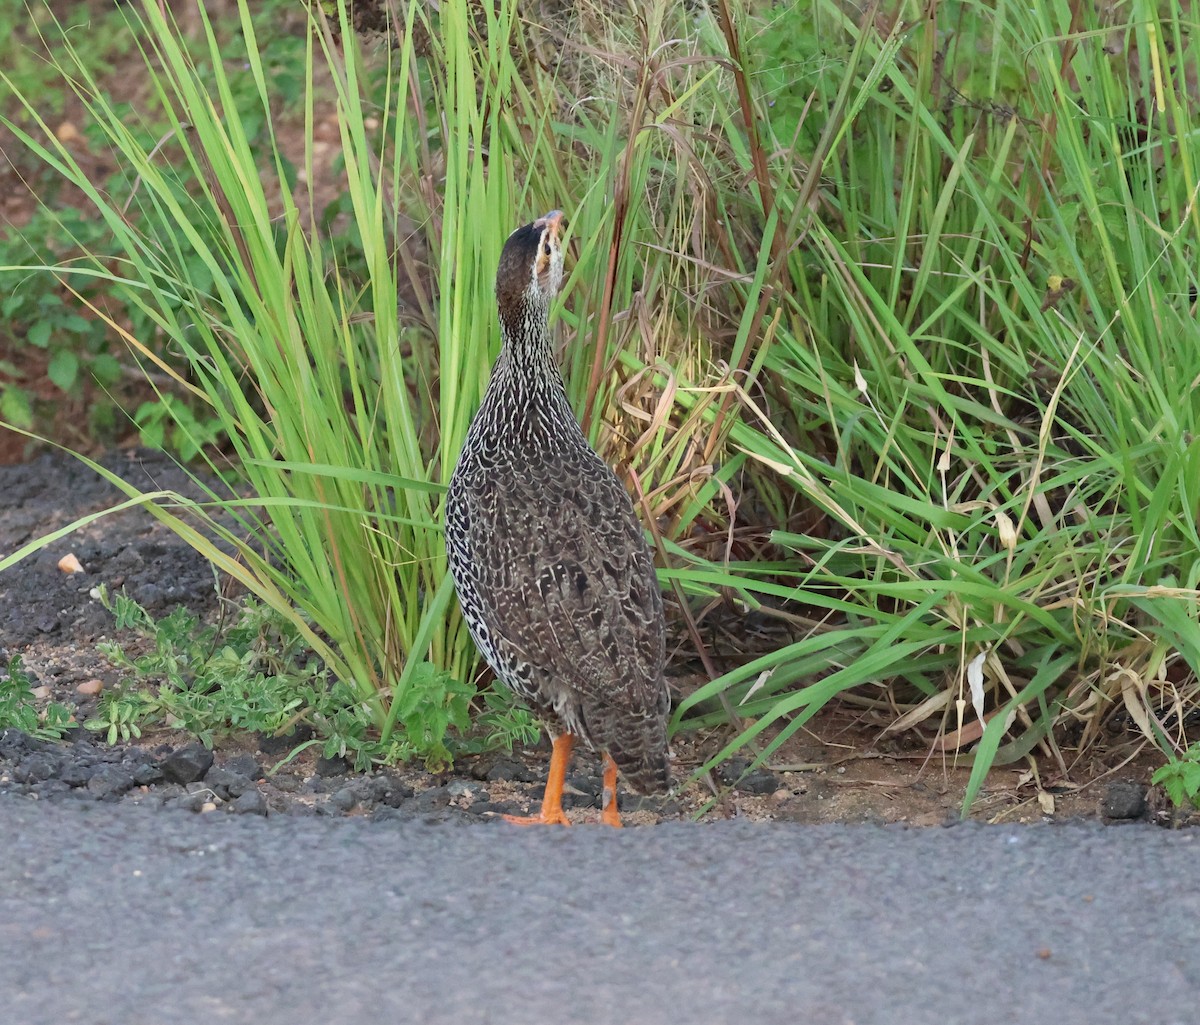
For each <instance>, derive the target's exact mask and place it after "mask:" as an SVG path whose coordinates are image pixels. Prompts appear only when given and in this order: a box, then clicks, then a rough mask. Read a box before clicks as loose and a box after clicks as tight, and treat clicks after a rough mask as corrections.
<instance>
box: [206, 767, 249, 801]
mask: <svg viewBox="0 0 1200 1025" xmlns="http://www.w3.org/2000/svg"><path fill="white" fill-rule="evenodd" d="M204 782H205V784H207V785H208V786H210V787H212V790H213V793H214V794H216V795H217V796H218V797H220V798H224V799H226V800H228V799H229V798H231V797H241V796H242V794H244V793H245V792H246V791H247V790H250V789H252V788H253V786H254V782H253V780H251V779H249V778H247V777H246V776H243V775H242V774H241V773H240V772H230V771H229V770H228V769H226V768H222V767H221V766H219V765H214V766H213V767H212V768H211V769H209V770H208V772H206V773H205V774H204Z"/></svg>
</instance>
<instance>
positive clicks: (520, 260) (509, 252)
mask: <svg viewBox="0 0 1200 1025" xmlns="http://www.w3.org/2000/svg"><path fill="white" fill-rule="evenodd" d="M562 226H563V215H562V213H561V211H558V210H552V211H551V212H550V213H548V214H546V215H545V216H544V217H539V218H538V219H537V220H536V221H534V222H533V223H532V224H526V225H525V226H524V227H522V228H518V229H517V230H516V231H514V232H513V233H512V234H511V235H509V236H508V241H507V242H505V243H504V251H503V252H501V254H500V268H499V270H497V271H496V301H497V302H498V303H499V306H500V312H501V316H504V315H505V314H506V313H515V312H516V311H518V310H521V309H528V308H529V307H531V306H532V307H534V308H539V307H540V308H541V309H548V308H549V306H550V302H551V300H552V299H553V298H554V297H555V296H556V295H557V294H558V288H559V285H561V284H562V277H563V250H562V239H561V238H560V237H559V233H560V232H561V231H562Z"/></svg>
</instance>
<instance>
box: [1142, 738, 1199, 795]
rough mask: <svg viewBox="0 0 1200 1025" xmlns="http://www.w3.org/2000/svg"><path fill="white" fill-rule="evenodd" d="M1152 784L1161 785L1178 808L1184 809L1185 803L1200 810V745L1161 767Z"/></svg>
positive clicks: (1153, 777) (1157, 770)
mask: <svg viewBox="0 0 1200 1025" xmlns="http://www.w3.org/2000/svg"><path fill="white" fill-rule="evenodd" d="M1150 782H1151V783H1157V784H1160V785H1161V786H1162V788H1163V789H1164V790H1165V791H1166V792H1167V796H1168V797H1169V798H1170V799H1171V803H1172V804H1174V805H1175V807H1176V808H1182V807H1183V806H1184V804H1185V803H1188V804H1190V805H1191V806H1192V807H1193V808H1200V743H1196V744H1193V745H1192V746H1191V747H1189V748H1188V749H1187V751H1185V752H1184V753H1183V755H1182V756H1181V757H1179V758H1172V759H1171V760H1170V761H1169V762H1167V764H1166V765H1162V766H1159V768H1158V769H1156V770H1155V772H1154V775H1153V776H1151V777H1150Z"/></svg>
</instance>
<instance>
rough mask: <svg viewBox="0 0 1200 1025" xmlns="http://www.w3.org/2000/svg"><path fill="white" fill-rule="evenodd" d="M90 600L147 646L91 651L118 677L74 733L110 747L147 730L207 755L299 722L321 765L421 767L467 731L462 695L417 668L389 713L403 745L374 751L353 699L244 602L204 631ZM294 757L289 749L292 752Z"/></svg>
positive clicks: (444, 756)
mask: <svg viewBox="0 0 1200 1025" xmlns="http://www.w3.org/2000/svg"><path fill="white" fill-rule="evenodd" d="M100 600H101V602H102V603H103V605H104V607H105V608H106V609H108V610H109V611H110V612H111V613H112V614H113V618H114V620H115V625H116V627H117V629H119V630H132V631H133V632H134V633H136V634H137V635H139V636H140V637H141V638H142V639H144V640H145V641H148V642H149V647H148V648H147V650H146V651H144V652H143V653H142V654H131V653H130V651H129V650H128V649H127V646H125V645H121V644H118V643H116V642H113V641H106V642H103V643H101V644H100V646H99V647H100V650H101V652H102V653H103V654H104V655H105V656H106V657H107V658H108V659H109V661H110V662H112V663H113V665H115V666H117V667H118V668H120V669H122V670H124V671H125V673H126V674H127V677H126V679H125V681H124V682H123V683H122V684H121V686H119V687H117V688H116V689H114V690H112V691H110V692H108V693H106V694H105V695H104V696H103V697H102V698H101V700H100V705H99V707H98V708H97V710H96V715H95V716H94V717H93V718H92V719H89V720H88V721H87V722H86V723H85V724H84V725H85V726H86V727H87V728H88V729H90V730H94V731H96V732H101V733H104V734H105V735H106V737H107V738H108V742H109V743H110V744H113V743H116V742H117V741H129V740H131V739H134V738H137V737H140V736H141V735H142V731H143V729H145V728H147V727H150V726H166V727H168V728H173V729H182V730H186V731H187V732H189V733H192V734H194V735H195V736H197V737H198V738H199V739H200V740H201V741H202V742H203V743H204V744H206V745H209V746H211V745H212V742H213V738H214V736H215V735H216V734H217V733H220V732H222V731H229V730H239V731H249V732H255V733H268V734H273V735H286V734H287V733H289V732H290V731H291V730H292V729H293V728H294V727H295V726H297V725H299V724H301V723H306V724H307V725H308V726H310V727H311V728H312V730H313V732H314V733H315V735H316V736H315V739H313V740H311V741H306V742H305V743H304V744H302V745H301V748H299V749H302V748H303V747H305V746H309V745H311V744H321V745H322V749H323V753H324V754H325V756H326V757H334V756H338V757H346V758H349V759H351V760H352V761H353V762H354V765H355V767H356V768H358V769H364V768H366V767H367V766H369V765H371V764H388V763H393V762H397V761H404V760H406V759H408V758H412V757H420V758H423V759H424V760H425V762H426V764H427V765H429V766H430V767H431V768H442V767H444V766H445V765H446V764H448V763H449V761H450V751H449V749H448V748H447V746H446V735H447V731H448V730H450V729H451V728H453V729H456V730H466V728H467V727H468V725H469V716H468V706H469V702H470V698H471V695H472V693H473V690H472V689H471V688H470V687H468V686H466V685H465V684H461V683H458V682H456V681H455V680H454V679H453V678H452V677H451V676H450V675H449V674H448V673H445V672H442V671H438V670H436V669H435V668H434V667H433V666H432V665H429V664H426V665H425V667H424V671H420V670H418V671H416V672H414V674H413V676H414V686H413V691H412V693H411V694H410V695H409V696H407V697H406V699H405V701H403V702H397V703H395V704H394V705H393V708H394V709H395V714H396V715H397V718H398V719H399V721H400V722H401V723H402V725H403V727H404V740H403V741H399V740H392V741H388V742H384V741H381V740H380V735H379V731H378V730H376V729H375V728H374V727H373V725H372V721H371V717H370V714H369V711H368V710H367V709H365V708H364V707H363V706H362V703H361V702H360V701H359V700H358V699H357V698H356V696H355V693H354V691H353V690H352V689H351V688H350V687H349V686H347V685H346V684H344V683H342V682H341V681H339V680H333V679H331V677H330V674H329V672H328V670H327V669H326V667H325V666H324V665H323V664H322V663H321V662H320V660H319V659H317V658H316V656H315V655H314V654H313V653H312V651H311V650H310V649H309V648H308V647H307V646H306V645H305V643H304V641H303V639H302V638H301V636H300V634H299V633H298V631H296V629H295V628H294V625H293V624H292V623H291V621H290V620H288V619H287V618H286V617H284V616H281V615H280V614H279V613H277V612H275V611H273V610H272V609H270V608H268V607H267V606H265V605H260V604H259V603H257V602H254V601H247V602H246V603H245V604H243V605H241V606H239V607H238V609H237V617H236V620H235V621H234V622H233V623H232V624H231V625H230V624H223V625H205V624H203V623H201V622H200V620H199V619H198V618H197V617H196V616H195V615H193V614H192V613H190V612H188V611H187V610H186V609H183V608H180V609H176V610H175V611H174V612H172V613H171V614H170V615H168V616H165V617H163V618H162V619H158V620H156V619H155V618H154V617H152V616H151V615H150V614H149V613H148V612H147V611H146V610H145V609H144V608H142V606H141V605H139V604H138V603H137V602H136V601H134V600H133V599H132V598H130V597H129V596H128V595H126V594H115V595H113V596H111V598H110V596H109V595H108V593H107V592H106V591H105V590H104V588H101V589H100ZM299 749H298V750H299Z"/></svg>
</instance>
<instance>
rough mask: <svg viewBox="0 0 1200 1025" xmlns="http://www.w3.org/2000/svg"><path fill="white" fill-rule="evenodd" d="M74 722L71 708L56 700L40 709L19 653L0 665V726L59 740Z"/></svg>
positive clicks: (39, 737)
mask: <svg viewBox="0 0 1200 1025" xmlns="http://www.w3.org/2000/svg"><path fill="white" fill-rule="evenodd" d="M74 725H75V723H74V721H73V720H72V718H71V709H70V708H69V707H67V706H66V705H64V704H61V703H59V702H57V701H51V702H49V703H47V705H46V707H45V708H44V709H43V710H42V711H41V712H39V711H38V708H37V700H36V698H35V697H34V693H33V683H32V681H31V680H30V679H29V675H28V674H27V673H26V672H25V671H24V670H23V669H22V668H21V656H20V655H13V656H12V658H10V659H9V660H8V665H7V666H6V667H3V668H0V730H2V729H7V728H9V727H15V728H16V729H18V730H20V731H21V732H22V733H25V734H28V735H29V736H31V737H36V738H37V739H39V740H58V739H59V738H60V737H61V736H62V735H63V734H64V733H66V732H67V730H69V729H71V727H73V726H74Z"/></svg>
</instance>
